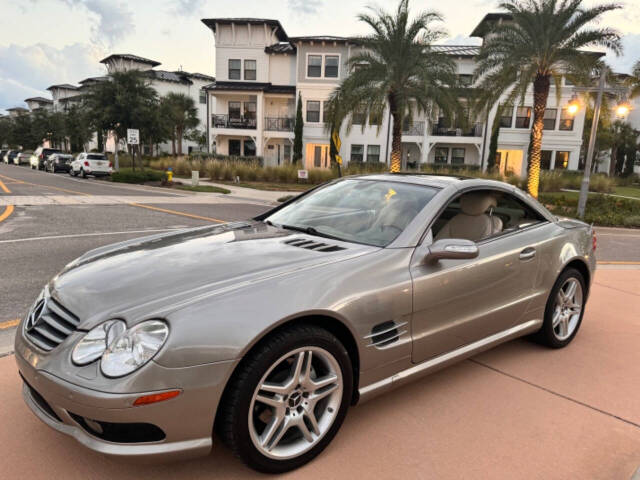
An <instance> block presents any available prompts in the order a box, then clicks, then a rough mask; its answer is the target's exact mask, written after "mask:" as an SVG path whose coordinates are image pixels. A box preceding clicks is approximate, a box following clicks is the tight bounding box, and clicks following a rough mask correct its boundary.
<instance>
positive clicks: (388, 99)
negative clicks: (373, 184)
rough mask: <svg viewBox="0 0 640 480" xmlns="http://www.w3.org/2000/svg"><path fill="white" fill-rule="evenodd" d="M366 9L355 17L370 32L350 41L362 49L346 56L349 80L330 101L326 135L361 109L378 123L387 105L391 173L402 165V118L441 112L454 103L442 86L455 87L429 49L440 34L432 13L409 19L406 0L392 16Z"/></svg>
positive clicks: (451, 68)
mask: <svg viewBox="0 0 640 480" xmlns="http://www.w3.org/2000/svg"><path fill="white" fill-rule="evenodd" d="M369 10H370V11H371V13H366V14H360V15H358V19H359V20H360V21H362V22H364V23H366V24H367V25H369V26H370V27H371V29H372V30H373V32H372V33H371V34H370V35H367V36H364V37H360V38H357V39H354V41H355V43H357V44H358V45H359V46H361V47H362V50H360V51H359V53H356V54H355V55H353V56H352V57H351V58H349V60H348V62H347V66H348V67H349V72H350V73H349V76H348V77H347V78H345V79H344V80H343V81H342V82H341V84H340V86H339V87H338V88H337V89H336V90H335V91H334V92H333V93H332V95H331V97H330V100H329V106H328V108H329V109H328V112H329V118H330V122H329V125H330V130H331V131H333V130H339V128H340V125H341V124H342V123H343V122H344V121H345V119H347V117H349V115H350V114H353V113H355V112H358V113H363V111H364V112H368V113H369V115H368V117H369V118H377V119H381V118H383V113H384V110H385V109H386V107H387V105H388V107H389V110H390V113H391V117H392V118H393V137H392V138H393V140H392V144H391V145H392V147H391V171H392V172H397V171H399V170H400V168H401V165H402V158H401V155H402V150H401V149H402V124H403V120H405V119H407V118H409V119H410V118H411V117H412V115H414V114H415V113H418V112H429V111H430V110H431V109H432V107H433V106H434V105H437V106H439V107H440V108H441V109H442V110H444V111H445V112H448V111H450V110H451V109H452V106H453V105H455V103H456V94H455V92H454V91H453V90H452V89H450V88H448V87H447V85H450V86H453V85H454V84H455V83H456V80H457V78H456V75H455V64H454V62H453V60H452V59H451V58H450V57H449V56H447V55H446V54H443V53H439V52H435V51H434V50H433V49H432V48H431V44H432V43H433V42H434V41H436V40H438V39H440V38H442V37H443V36H444V32H443V31H442V30H441V29H439V28H437V27H433V26H432V24H433V23H434V22H439V21H442V17H441V16H440V15H439V14H438V13H436V12H420V13H418V14H417V15H416V16H415V17H414V18H413V19H411V18H410V16H409V1H408V0H400V4H399V5H398V9H397V10H396V12H394V13H393V14H392V13H388V12H386V11H384V10H382V9H380V8H374V7H370V8H369ZM363 123H364V122H363ZM351 126H352V123H351V120H349V124H348V128H351ZM363 128H364V125H363Z"/></svg>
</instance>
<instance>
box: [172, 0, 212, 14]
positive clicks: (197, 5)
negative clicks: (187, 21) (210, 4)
mask: <svg viewBox="0 0 640 480" xmlns="http://www.w3.org/2000/svg"><path fill="white" fill-rule="evenodd" d="M204 3H205V0H171V2H170V5H171V9H170V12H171V13H176V14H178V15H184V16H185V17H190V16H195V15H198V14H199V13H200V12H201V11H202V7H203V6H204Z"/></svg>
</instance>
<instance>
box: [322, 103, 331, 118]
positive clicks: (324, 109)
mask: <svg viewBox="0 0 640 480" xmlns="http://www.w3.org/2000/svg"><path fill="white" fill-rule="evenodd" d="M328 110H329V102H328V101H327V100H325V101H324V102H322V123H327V120H329V117H328V116H327V115H328V113H329V111H328Z"/></svg>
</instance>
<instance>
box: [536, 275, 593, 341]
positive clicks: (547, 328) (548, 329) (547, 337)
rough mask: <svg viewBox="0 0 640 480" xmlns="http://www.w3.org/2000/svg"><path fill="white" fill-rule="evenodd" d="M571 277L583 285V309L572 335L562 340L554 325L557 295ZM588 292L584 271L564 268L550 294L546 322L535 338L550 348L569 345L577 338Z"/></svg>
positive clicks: (545, 313)
mask: <svg viewBox="0 0 640 480" xmlns="http://www.w3.org/2000/svg"><path fill="white" fill-rule="evenodd" d="M570 278H575V279H576V280H577V281H578V282H579V283H580V286H581V287H582V309H581V312H580V316H579V319H578V323H577V325H576V327H575V329H574V330H573V332H572V333H571V335H570V336H569V337H568V338H566V339H563V340H560V339H559V338H558V337H557V336H556V333H555V332H554V327H553V314H554V307H555V303H556V297H557V295H558V292H559V290H560V288H562V286H563V285H564V284H565V282H566V281H567V280H569V279H570ZM587 293H588V292H587V286H586V282H585V279H584V276H583V275H582V273H580V271H579V270H576V269H575V268H567V269H566V270H564V271H563V272H562V273H561V274H560V276H559V277H558V279H557V280H556V283H555V284H554V285H553V288H552V289H551V293H550V294H549V298H548V299H547V305H546V308H545V311H544V323H543V324H542V328H541V329H540V331H539V332H538V333H537V334H536V335H535V336H534V338H535V340H537V341H538V342H539V343H542V344H543V345H546V346H547V347H550V348H563V347H566V346H567V345H569V343H571V341H572V340H573V339H574V338H575V336H576V334H577V333H578V330H580V325H581V324H582V317H583V316H584V307H585V304H586V301H587Z"/></svg>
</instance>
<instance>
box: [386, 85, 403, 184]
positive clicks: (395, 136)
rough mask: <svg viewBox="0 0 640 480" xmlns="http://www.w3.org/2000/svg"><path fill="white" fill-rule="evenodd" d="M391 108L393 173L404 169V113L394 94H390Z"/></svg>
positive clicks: (391, 170)
mask: <svg viewBox="0 0 640 480" xmlns="http://www.w3.org/2000/svg"><path fill="white" fill-rule="evenodd" d="M388 101H389V110H390V112H391V117H392V118H393V129H392V131H391V162H390V165H389V171H390V172H391V173H394V172H399V171H400V170H402V115H401V111H400V108H399V105H398V104H397V102H396V99H395V97H394V95H391V94H390V95H389V96H388Z"/></svg>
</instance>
